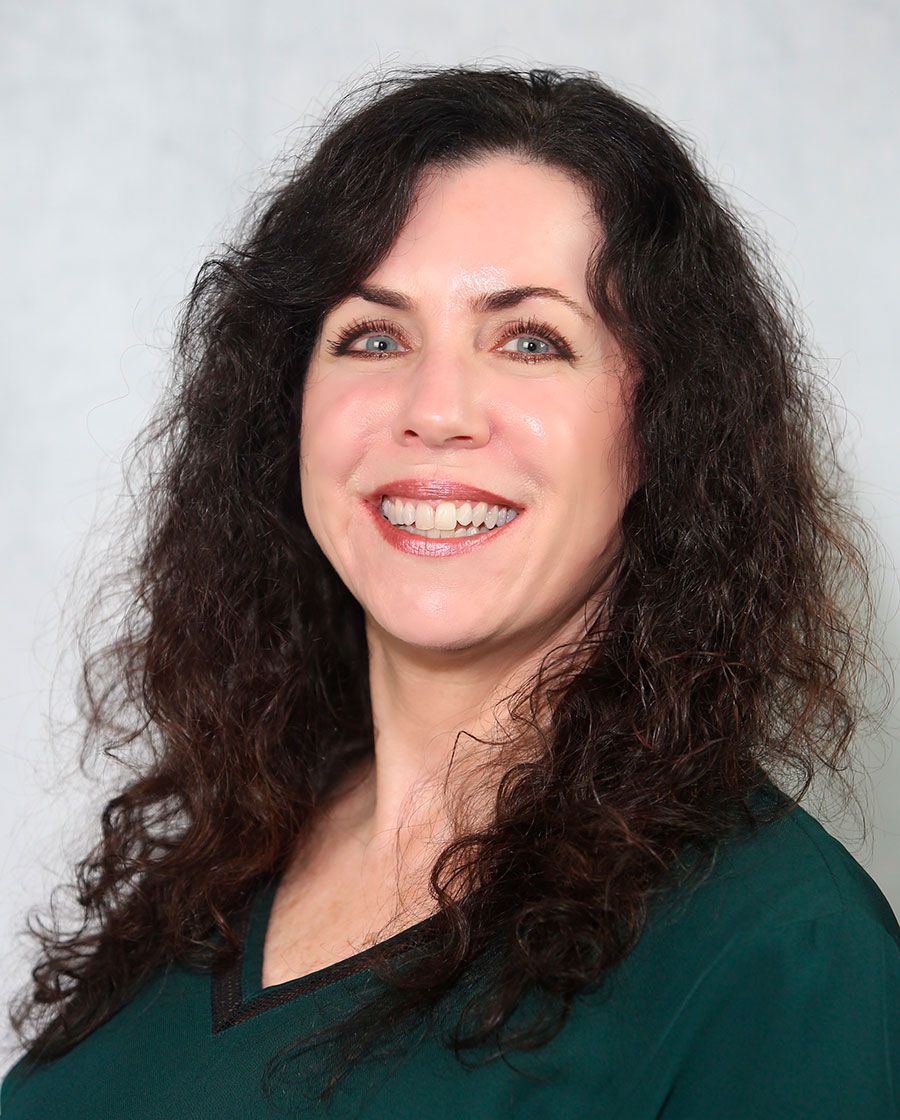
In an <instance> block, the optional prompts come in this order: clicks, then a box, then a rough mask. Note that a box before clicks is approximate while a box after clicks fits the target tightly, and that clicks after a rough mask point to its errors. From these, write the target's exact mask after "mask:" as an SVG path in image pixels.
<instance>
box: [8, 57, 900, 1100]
mask: <svg viewBox="0 0 900 1120" xmlns="http://www.w3.org/2000/svg"><path fill="white" fill-rule="evenodd" d="M360 94H361V95H364V96H362V98H361V103H360V104H359V105H353V102H352V99H349V98H348V100H347V102H346V103H345V102H342V103H341V104H340V105H339V106H337V107H336V108H335V110H334V112H333V114H332V115H331V116H330V117H329V118H328V119H327V120H326V121H325V122H324V124H323V129H322V131H321V133H320V134H319V135H318V136H316V137H314V139H313V142H312V143H311V147H310V150H309V151H308V152H304V153H302V154H301V156H300V159H299V161H298V164H297V166H296V168H295V169H294V171H293V172H292V173H291V174H290V175H289V176H288V177H287V179H286V180H285V182H284V183H283V184H281V185H280V186H279V187H278V189H277V190H275V191H274V192H272V193H271V194H270V195H268V196H266V197H265V200H264V204H263V205H262V206H261V209H260V211H259V212H258V213H255V214H254V215H253V216H252V220H251V222H250V225H249V229H248V231H247V232H246V234H245V236H244V237H243V238H242V239H241V240H240V242H239V243H238V244H236V245H229V246H226V247H225V249H224V250H223V251H222V252H221V253H220V254H219V255H217V256H215V257H213V258H211V259H210V260H209V261H207V262H206V263H205V264H204V266H203V267H202V269H201V270H200V274H199V275H198V277H197V279H196V282H195V285H194V288H193V290H192V292H191V296H190V299H189V301H188V302H187V305H186V307H185V309H184V314H183V318H182V320H181V324H180V331H179V335H178V340H177V348H176V364H177V369H178V371H179V373H180V380H179V381H178V383H177V385H176V386H175V389H174V390H173V395H172V397H171V400H168V401H166V402H165V404H164V406H163V407H162V409H161V410H160V413H159V417H158V419H157V420H155V421H154V423H153V424H152V425H151V427H150V428H149V429H148V431H147V434H146V438H145V439H144V440H142V441H141V442H140V443H139V444H138V450H143V449H145V448H146V449H147V450H149V451H151V452H154V453H156V452H159V451H162V453H163V464H164V469H163V470H162V472H161V473H160V472H159V470H158V469H156V473H155V477H154V481H153V483H152V485H148V487H147V490H146V504H145V506H144V507H142V509H143V511H144V512H146V524H145V526H144V547H143V551H142V553H141V555H140V556H139V558H138V561H137V563H136V564H135V566H134V568H133V569H131V570H130V574H131V575H132V577H133V584H132V587H133V600H132V602H131V604H130V605H129V609H128V611H127V612H126V613H125V614H124V615H123V621H122V627H121V629H120V631H119V636H118V637H117V638H116V640H115V642H114V643H113V644H111V645H108V646H104V647H102V648H101V649H100V650H99V651H98V652H97V653H96V654H95V655H93V656H92V657H91V658H90V659H89V661H88V662H87V664H86V666H85V678H86V681H87V683H88V686H89V687H88V688H87V689H86V691H85V694H84V716H85V722H86V730H85V750H87V749H88V748H89V747H90V746H91V745H92V744H95V743H96V744H98V745H102V748H103V750H105V751H106V752H107V753H110V752H111V751H112V750H118V751H124V750H126V749H128V748H133V749H134V748H137V747H139V746H144V747H150V748H151V749H150V750H149V751H148V752H147V753H146V755H143V754H142V755H141V757H140V759H135V760H129V763H128V765H129V769H130V770H131V771H132V775H131V777H130V778H129V779H128V780H127V781H125V782H124V783H123V785H122V787H121V789H120V791H119V792H118V794H117V795H116V796H115V797H114V798H113V799H112V800H111V801H110V802H109V804H108V805H107V806H106V809H105V811H104V814H103V818H102V835H101V837H100V838H99V839H98V842H97V845H96V847H95V848H94V850H93V851H91V852H90V853H88V854H87V855H86V856H85V857H84V858H83V859H82V860H81V861H80V862H79V864H78V866H77V870H76V876H75V879H76V883H75V886H76V890H77V899H78V903H79V905H80V906H81V907H82V908H83V913H84V921H83V923H82V927H81V929H80V930H78V931H76V932H75V933H74V934H72V935H67V934H64V933H62V932H60V931H59V930H58V929H57V928H54V927H52V926H51V927H48V928H46V929H45V930H44V931H42V932H40V933H36V936H37V937H38V938H39V940H40V942H41V956H40V959H39V960H38V962H37V964H36V965H35V968H34V971H33V975H32V979H33V983H32V984H31V985H30V986H29V987H27V988H26V989H25V990H24V991H23V993H22V995H21V997H20V999H19V1001H18V1003H17V1004H16V1006H15V1007H14V1008H13V1009H12V1012H11V1021H12V1023H13V1025H14V1027H15V1028H16V1030H17V1031H18V1032H19V1036H20V1038H21V1040H22V1043H23V1045H24V1046H25V1049H26V1053H24V1054H23V1055H22V1057H21V1058H20V1060H19V1061H18V1062H17V1063H16V1065H15V1066H14V1067H13V1069H12V1070H10V1071H9V1072H8V1074H7V1076H6V1078H5V1080H4V1082H3V1087H2V1097H0V1100H2V1107H3V1116H4V1118H6V1117H9V1120H37V1118H39V1117H40V1118H44V1117H48V1116H57V1115H59V1116H62V1115H90V1116H91V1117H92V1118H93V1120H111V1118H113V1117H122V1116H128V1117H130V1118H132V1120H138V1118H141V1117H147V1118H149V1117H163V1116H165V1117H171V1116H188V1115H189V1116H191V1117H194V1118H198V1120H203V1118H205V1117H222V1116H236V1115H240V1116H241V1117H255V1116H260V1117H262V1116H270V1115H273V1114H275V1113H274V1112H273V1111H272V1110H273V1109H274V1110H276V1111H277V1112H280V1113H281V1114H294V1115H303V1116H318V1115H325V1114H326V1112H327V1114H328V1115H331V1116H335V1115H339V1116H347V1117H349V1116H354V1117H367V1118H371V1120H380V1118H382V1117H391V1118H392V1120H394V1118H398V1117H401V1118H402V1117H409V1118H412V1117H415V1118H416V1120H431V1118H435V1120H436V1118H438V1117H442V1118H443V1117H447V1116H449V1115H462V1116H466V1117H473V1118H475V1117H484V1118H488V1117H490V1118H491V1120H499V1118H501V1117H510V1118H512V1117H521V1116H529V1117H533V1118H535V1120H537V1118H547V1120H550V1118H551V1117H553V1118H554V1120H555V1118H557V1117H560V1116H597V1117H601V1116H602V1117H608V1118H610V1120H613V1118H618V1120H644V1118H646V1120H651V1118H654V1120H655V1118H659V1117H662V1118H664V1120H688V1118H690V1120H696V1118H699V1117H710V1118H712V1117H715V1118H716V1120H728V1118H734V1120H737V1118H747V1120H749V1118H751V1117H754V1118H755V1117H759V1116H772V1117H774V1116H779V1117H780V1116H793V1115H815V1116H817V1117H819V1118H833V1120H838V1118H839V1117H840V1118H842V1120H844V1118H846V1117H848V1116H865V1117H867V1120H888V1118H889V1117H896V1116H897V1104H898V1102H897V1099H896V1095H895V1093H896V1090H895V1085H896V1084H897V1083H898V1081H900V1070H898V1068H897V1067H898V1057H900V928H898V925H897V920H896V917H895V915H894V914H893V912H892V910H891V908H890V906H889V904H888V902H887V900H886V899H885V897H884V896H883V894H882V893H881V891H880V890H879V889H878V887H877V886H876V884H875V883H874V882H873V880H872V879H871V878H870V877H869V876H868V875H867V874H866V872H865V871H864V869H863V868H862V867H861V866H860V865H859V863H857V861H856V860H855V859H854V858H853V856H852V855H851V854H850V853H849V852H848V851H847V849H846V848H844V846H843V845H842V844H841V843H840V842H839V841H837V840H836V839H834V838H833V837H832V836H830V835H829V833H828V832H826V831H825V829H824V828H823V827H822V826H821V825H820V824H819V823H818V822H817V821H816V820H815V819H814V818H813V817H812V816H810V815H809V814H808V813H806V812H805V810H804V809H803V808H801V807H800V805H799V801H800V800H801V799H802V797H803V796H804V795H805V793H806V792H807V790H808V788H809V786H810V783H811V781H812V779H813V777H814V776H815V775H817V774H818V775H820V776H822V777H823V778H824V779H828V778H833V779H835V781H836V782H837V783H838V784H842V788H843V791H844V792H845V794H847V795H848V797H852V796H854V791H853V788H852V786H851V785H850V784H849V782H848V781H847V779H846V777H845V773H846V770H847V769H848V766H849V763H850V761H851V752H852V741H853V735H854V732H855V730H856V729H857V727H858V725H859V724H860V723H861V722H862V721H863V720H864V719H865V718H866V717H867V716H868V715H869V712H868V710H867V706H866V702H865V696H866V695H867V688H866V683H865V680H864V669H865V668H866V666H867V665H869V664H870V663H871V658H870V648H871V645H872V642H871V636H870V632H869V625H870V621H871V609H872V599H871V594H870V591H869V584H868V568H867V557H866V553H865V549H864V544H865V542H866V540H867V539H868V538H867V526H866V525H865V523H864V522H862V521H861V520H860V519H859V518H858V516H857V515H856V514H854V513H853V511H852V506H851V504H850V503H849V502H844V501H843V500H842V498H841V495H840V493H839V490H838V489H837V488H836V487H835V486H834V485H833V482H832V472H833V471H834V470H835V468H836V466H837V464H836V462H835V461H834V459H833V441H832V436H831V432H830V430H829V428H828V425H827V423H826V421H825V418H826V417H827V416H828V414H829V408H828V401H827V399H826V398H825V397H823V396H822V395H820V394H819V393H818V392H817V390H816V383H815V372H816V371H815V369H814V367H813V365H812V363H811V362H810V361H809V360H808V359H807V358H806V357H805V355H806V353H807V348H806V346H805V342H804V339H803V337H802V335H801V331H800V327H799V325H798V324H799V316H798V315H797V314H796V312H795V311H794V309H793V308H792V306H791V304H790V301H789V300H788V298H787V297H786V296H785V295H784V293H783V291H782V289H781V287H780V285H779V282H778V279H777V276H776V274H774V273H770V272H768V271H766V269H765V268H764V267H763V264H762V262H763V260H764V254H763V253H762V252H761V249H760V246H759V245H756V244H754V243H753V242H752V240H751V237H750V234H749V233H748V232H747V231H746V230H744V229H743V227H742V224H741V222H740V219H739V217H738V216H737V215H736V214H735V213H734V212H733V210H731V209H730V208H729V206H728V205H727V203H726V201H725V200H724V198H723V197H722V196H721V195H720V193H719V192H718V191H717V190H716V189H715V188H714V187H713V186H712V185H711V184H710V183H709V182H708V181H707V180H706V178H705V177H704V175H703V174H702V173H701V171H700V170H699V168H698V167H697V166H696V165H695V163H694V161H693V160H692V159H691V158H690V156H689V154H688V152H687V148H686V145H685V144H684V143H683V142H682V141H681V140H680V139H679V138H678V137H677V136H676V134H675V133H674V132H673V131H672V130H671V129H670V128H669V127H667V126H666V125H665V124H664V123H663V122H662V121H660V120H659V119H657V118H656V117H655V116H653V115H652V114H651V113H649V112H647V111H646V110H645V109H643V108H641V107H640V106H637V105H635V104H633V103H632V102H630V101H629V100H627V99H626V98H624V97H622V96H621V95H619V94H618V93H616V92H615V91H613V90H612V89H610V88H609V87H608V86H606V85H605V84H603V83H602V82H600V81H599V80H598V79H596V78H595V77H594V76H592V75H585V74H574V73H573V74H570V75H565V74H563V73H561V72H558V71H546V70H532V71H530V72H529V73H527V74H521V73H518V72H516V71H512V70H507V69H484V70H482V69H477V68H452V69H436V70H423V69H419V70H416V71H413V72H412V73H402V74H397V75H393V76H390V77H384V78H380V79H379V80H378V81H377V83H376V84H375V86H374V87H365V88H364V89H361V90H360ZM213 541H214V542H215V545H214V547H213V546H212V545H211V542H213ZM860 606H862V607H863V608H865V609H863V610H860V609H859V608H860ZM111 744H112V745H111ZM147 759H150V761H147ZM794 780H796V784H798V785H799V786H800V788H799V790H795V791H794V792H793V793H788V792H786V788H788V787H789V786H790V784H791V783H792V781H794ZM531 1013H533V1014H531ZM326 1042H327V1043H330V1044H333V1045H330V1046H323V1045H320V1044H322V1043H326ZM498 1056H502V1057H503V1059H504V1060H503V1061H501V1062H497V1061H494V1060H493V1059H495V1058H496V1057H498ZM388 1059H390V1060H388Z"/></svg>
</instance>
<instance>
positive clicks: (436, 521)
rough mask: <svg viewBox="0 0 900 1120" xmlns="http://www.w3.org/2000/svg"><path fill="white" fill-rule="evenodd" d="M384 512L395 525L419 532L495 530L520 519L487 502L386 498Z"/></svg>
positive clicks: (506, 510) (382, 509)
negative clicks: (467, 528)
mask: <svg viewBox="0 0 900 1120" xmlns="http://www.w3.org/2000/svg"><path fill="white" fill-rule="evenodd" d="M381 512H382V513H383V514H384V516H385V517H386V518H387V519H388V520H389V521H390V522H391V523H392V524H393V525H415V527H416V528H417V529H447V530H449V529H455V528H456V525H457V522H459V524H460V525H472V526H475V527H476V528H477V527H479V526H481V525H484V527H485V528H487V529H493V528H495V527H496V526H498V525H505V524H506V522H507V521H512V519H513V518H514V517H515V516H516V511H515V510H514V509H509V508H508V507H507V506H489V505H488V504H487V502H476V503H475V504H474V505H473V504H472V502H460V503H459V504H457V503H456V502H437V503H436V504H432V503H431V502H412V501H407V500H406V499H405V498H391V497H384V498H382V499H381Z"/></svg>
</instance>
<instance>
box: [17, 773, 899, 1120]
mask: <svg viewBox="0 0 900 1120" xmlns="http://www.w3.org/2000/svg"><path fill="white" fill-rule="evenodd" d="M770 788H771V787H770ZM757 796H759V795H757ZM276 885H277V883H276V881H274V880H273V881H270V882H269V883H267V884H266V885H265V886H264V887H263V888H262V889H261V890H260V891H259V892H258V893H257V895H256V896H255V898H254V900H253V903H252V906H251V907H250V908H249V910H248V912H247V915H246V917H247V919H248V922H249V925H248V928H247V935H246V938H245V952H244V955H243V958H242V959H241V961H240V962H239V963H238V965H237V966H236V968H235V969H234V970H233V971H232V973H231V974H220V975H216V976H210V975H209V974H207V973H203V972H200V971H199V970H197V971H193V970H190V969H188V968H186V967H184V966H182V965H179V964H173V965H171V966H169V967H168V968H167V969H161V970H160V971H159V973H158V974H157V975H156V976H155V977H154V978H153V979H152V980H151V981H150V982H148V984H147V985H146V986H145V987H144V988H143V989H142V991H141V992H139V993H138V995H137V996H136V997H135V998H134V999H133V1000H132V1001H131V1003H130V1004H128V1005H127V1006H125V1007H123V1008H122V1009H121V1010H120V1011H119V1012H118V1013H117V1014H116V1015H114V1016H113V1018H112V1019H110V1020H109V1021H108V1022H106V1023H105V1024H104V1025H103V1026H102V1027H100V1028H98V1029H97V1030H95V1031H94V1032H93V1034H91V1035H90V1036H89V1037H88V1038H86V1039H84V1040H83V1041H82V1042H81V1043H80V1044H79V1045H77V1046H76V1047H75V1048H74V1049H72V1050H71V1051H70V1052H69V1053H68V1054H65V1055H63V1056H62V1057H60V1058H57V1059H56V1060H55V1061H53V1062H51V1063H49V1064H47V1065H45V1066H43V1067H40V1068H37V1069H34V1070H29V1068H28V1064H27V1059H26V1058H25V1057H22V1058H20V1059H19V1061H18V1062H17V1063H16V1064H15V1065H14V1066H13V1068H12V1069H10V1070H8V1071H7V1073H6V1076H5V1078H4V1080H3V1084H2V1089H0V1110H2V1117H3V1120H55V1118H57V1117H58V1118H60V1120H63V1118H72V1120H74V1118H85V1120H87V1118H90V1120H125V1118H127V1120H150V1118H151V1117H152V1118H153V1120H163V1118H165V1120H175V1118H180V1117H189V1118H191V1120H206V1118H210V1120H213V1118H215V1120H252V1118H256V1117H260V1118H261V1117H275V1116H278V1115H282V1116H287V1115H294V1116H304V1117H314V1116H320V1115H321V1116H324V1115H329V1116H331V1117H339V1118H343V1117H348V1118H349V1117H358V1118H361V1120H382V1118H384V1120H388V1118H390V1120H437V1118H439V1117H440V1118H441V1120H445V1118H448V1117H458V1116H459V1117H466V1118H467V1120H481V1118H484V1120H487V1118H490V1120H506V1118H510V1120H511V1118H513V1117H515V1118H516V1120H551V1118H552V1120H562V1118H564V1120H576V1118H577V1120H582V1118H584V1120H588V1118H592V1117H596V1118H597V1120H651V1118H654V1120H655V1118H663V1120H751V1118H752V1120H758V1118H765V1120H782V1118H788V1117H790V1118H792V1120H798V1118H807V1117H808V1118H813V1117H815V1118H817V1120H898V1117H900V927H898V924H897V919H896V917H895V915H894V913H893V911H892V910H891V907H890V905H889V904H888V902H887V900H886V899H885V897H884V895H883V894H882V893H881V891H880V890H879V888H878V887H877V885H876V884H875V882H874V881H873V880H872V879H871V877H870V876H869V875H868V874H867V873H866V871H865V870H864V869H863V868H862V866H861V865H860V864H859V863H858V862H857V861H856V860H855V859H854V858H853V856H852V855H851V854H850V853H849V852H848V851H847V849H846V848H845V847H844V846H843V845H842V844H841V843H840V842H839V841H838V840H836V839H835V838H833V837H832V836H831V835H830V834H829V833H828V832H827V831H826V830H825V829H824V828H823V827H822V826H821V825H820V824H819V823H818V822H816V821H815V819H814V818H813V817H812V816H810V815H809V814H808V813H807V812H805V810H803V809H802V808H797V809H795V810H794V811H793V812H792V813H791V814H790V815H789V816H788V817H787V818H786V819H784V820H782V821H780V822H777V823H775V824H774V825H769V826H765V827H763V828H762V829H760V830H759V831H758V832H757V833H756V834H755V835H742V836H739V837H731V838H729V839H728V840H727V841H725V842H723V843H722V844H721V845H720V847H719V850H718V853H717V858H716V860H715V863H714V864H713V867H712V871H711V873H710V874H709V875H708V876H707V877H706V878H705V879H704V880H703V881H702V882H701V883H700V885H699V886H697V887H696V888H695V889H694V890H692V891H688V892H686V893H685V895H684V897H682V898H680V899H678V900H677V904H676V905H672V906H666V907H662V908H659V909H657V910H656V911H655V912H654V915H653V918H652V920H651V921H650V922H649V923H648V925H647V927H646V929H645V931H644V934H643V936H642V937H641V940H640V941H639V943H638V945H637V947H636V948H635V949H634V951H633V952H632V953H631V954H630V955H629V956H628V957H627V958H626V960H625V961H624V962H623V963H622V964H621V965H620V966H619V967H618V968H617V969H616V970H615V971H614V973H613V975H612V977H611V980H612V983H611V984H610V985H606V986H603V987H601V988H600V989H598V990H596V991H595V992H592V993H588V992H586V993H583V994H582V995H580V996H579V997H578V999H577V1000H576V1003H575V1006H574V1009H573V1012H572V1015H571V1017H570V1018H569V1020H568V1022H567V1023H566V1025H565V1026H564V1027H563V1029H562V1031H561V1033H560V1034H558V1035H557V1037H556V1038H555V1039H553V1040H552V1041H551V1042H549V1043H548V1044H547V1045H545V1046H544V1047H542V1048H541V1049H538V1050H535V1051H532V1052H523V1051H513V1052H512V1053H511V1055H510V1058H509V1060H508V1061H493V1062H490V1063H488V1064H486V1065H478V1066H473V1067H472V1068H468V1069H467V1068H464V1067H463V1066H462V1065H461V1064H460V1063H459V1062H458V1061H457V1059H456V1058H455V1057H454V1055H453V1054H452V1052H451V1051H450V1050H448V1049H446V1048H445V1047H442V1045H441V1043H440V1040H439V1039H438V1038H437V1037H435V1036H434V1035H433V1034H431V1033H426V1034H425V1035H424V1036H422V1034H421V1033H419V1034H418V1036H417V1040H416V1043H415V1045H411V1046H410V1047H408V1049H407V1051H406V1053H405V1054H404V1055H403V1056H402V1057H401V1058H400V1059H398V1058H397V1057H396V1056H394V1057H392V1058H390V1059H389V1060H385V1061H384V1063H383V1064H381V1063H380V1062H379V1061H378V1060H375V1061H374V1062H373V1061H368V1062H365V1063H361V1064H360V1065H358V1066H357V1067H356V1068H355V1069H354V1070H353V1071H352V1073H351V1074H350V1076H349V1078H348V1080H347V1081H346V1082H344V1083H343V1085H342V1086H341V1087H340V1088H339V1089H338V1092H337V1096H336V1097H335V1099H334V1101H333V1102H332V1106H331V1109H330V1110H329V1111H325V1110H322V1109H320V1108H319V1107H318V1106H312V1105H306V1104H304V1105H302V1106H301V1105H299V1104H298V1103H297V1102H296V1101H293V1102H292V1100H291V1099H289V1098H287V1097H283V1096H282V1097H279V1096H277V1095H276V1096H275V1098H274V1099H273V1103H272V1104H270V1103H268V1102H267V1101H266V1099H265V1097H264V1095H263V1092H262V1088H261V1085H260V1077H261V1073H262V1068H263V1065H264V1064H265V1061H266V1059H267V1058H268V1057H269V1056H271V1054H272V1053H273V1052H274V1051H275V1050H276V1049H277V1048H279V1047H280V1046H282V1045H283V1044H285V1043H287V1042H289V1041H290V1040H291V1039H293V1038H296V1037H298V1036H299V1034H300V1033H302V1032H303V1031H304V1030H307V1029H309V1028H311V1027H312V1026H319V1025H321V1024H322V1022H323V1021H325V1020H326V1019H327V1018H328V1017H329V1016H330V1015H333V1014H336V1013H337V1014H340V1013H341V1012H346V1010H347V1009H348V1007H350V1006H351V1005H352V1003H353V1001H354V999H359V998H362V997H363V996H365V995H366V994H367V993H371V991H372V990H373V988H372V985H373V984H374V983H375V982H376V980H375V977H374V974H373V973H372V972H371V970H369V969H368V968H367V966H366V953H365V952H362V953H359V954H356V955H354V956H351V957H349V958H348V959H347V960H345V961H342V962H340V963H339V964H334V965H331V966H329V967H327V968H323V969H320V970H319V971H317V972H314V973H311V974H310V975H308V976H305V977H301V978H299V979H296V980H289V981H286V982H285V983H283V984H277V985H274V986H272V987H269V988H266V989H265V990H261V987H260V975H261V960H262V946H263V939H264V935H265V930H266V923H267V920H268V913H269V907H270V905H271V902H272V899H273V896H274V893H275V888H276ZM422 924H423V923H419V925H422ZM417 928H418V927H412V931H413V932H412V934H411V933H410V931H404V933H401V934H398V935H397V941H398V948H400V947H402V946H403V945H405V944H407V942H408V941H409V939H410V938H411V937H413V936H414V932H415V930H416V929H417ZM391 940H392V941H393V940H395V939H394V938H392V939H391ZM410 943H411V942H410ZM532 1010H533V1008H532ZM529 1073H531V1074H536V1075H537V1076H536V1077H535V1076H531V1077H529V1076H527V1074H529Z"/></svg>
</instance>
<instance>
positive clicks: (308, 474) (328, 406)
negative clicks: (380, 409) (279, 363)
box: [299, 378, 372, 505]
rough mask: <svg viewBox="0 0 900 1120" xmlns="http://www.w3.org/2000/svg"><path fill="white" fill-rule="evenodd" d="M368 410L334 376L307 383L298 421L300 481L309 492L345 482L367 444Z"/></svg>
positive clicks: (369, 414)
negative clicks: (329, 378) (299, 422)
mask: <svg viewBox="0 0 900 1120" xmlns="http://www.w3.org/2000/svg"><path fill="white" fill-rule="evenodd" d="M371 416H372V410H371V409H370V408H368V407H367V406H366V402H365V401H362V400H360V395H359V393H358V392H357V393H354V392H352V391H351V390H350V387H349V385H348V384H347V383H346V382H345V383H344V384H343V385H342V384H341V382H340V380H339V379H337V378H334V379H331V380H328V379H319V380H315V381H313V382H311V383H310V384H309V385H308V386H307V389H306V392H305V393H304V398H303V412H302V417H301V424H300V440H299V454H300V467H301V480H302V485H303V488H304V505H305V497H306V491H307V490H309V492H310V494H311V495H313V494H315V493H318V492H319V491H320V490H321V491H324V490H328V489H329V488H332V489H334V488H340V487H342V486H344V485H345V484H346V481H347V479H348V477H349V476H350V475H351V474H352V472H353V470H354V467H355V465H356V464H357V463H358V462H359V460H360V458H361V457H362V455H363V452H364V450H365V447H366V445H367V442H368V441H367V429H368V426H369V425H370V423H371Z"/></svg>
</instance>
